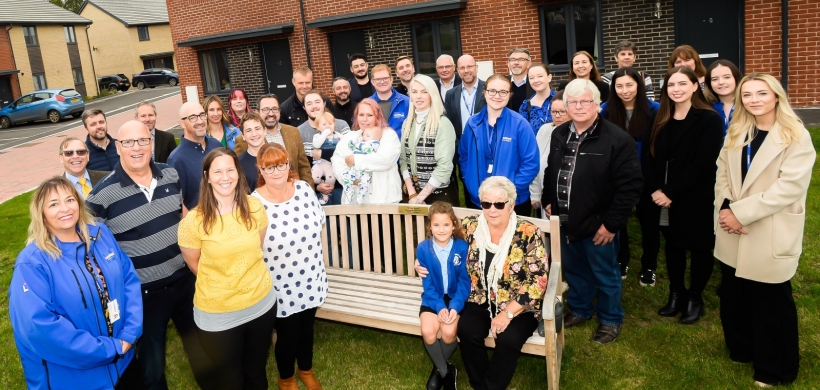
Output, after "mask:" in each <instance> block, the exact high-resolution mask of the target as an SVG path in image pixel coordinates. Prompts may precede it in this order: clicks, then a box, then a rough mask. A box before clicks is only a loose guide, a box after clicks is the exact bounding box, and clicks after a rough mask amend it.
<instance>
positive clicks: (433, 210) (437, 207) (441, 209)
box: [424, 201, 464, 240]
mask: <svg viewBox="0 0 820 390" xmlns="http://www.w3.org/2000/svg"><path fill="white" fill-rule="evenodd" d="M434 214H447V216H448V217H449V218H450V222H452V223H453V238H460V239H462V240H463V239H464V229H462V227H461V221H459V220H458V218H457V217H456V212H455V210H453V205H451V204H449V203H447V202H442V201H437V202H433V204H432V205H430V208H429V209H427V215H428V216H429V218H427V223H426V224H425V226H424V227H425V229H424V230H425V231H426V232H427V237H432V236H433V232H432V230H431V229H430V225H431V224H432V221H433V215H434Z"/></svg>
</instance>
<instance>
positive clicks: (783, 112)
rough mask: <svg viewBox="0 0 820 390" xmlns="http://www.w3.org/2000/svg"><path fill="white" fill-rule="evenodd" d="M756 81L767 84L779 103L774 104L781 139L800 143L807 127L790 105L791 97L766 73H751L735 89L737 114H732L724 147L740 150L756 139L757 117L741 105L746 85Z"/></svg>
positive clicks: (788, 142)
mask: <svg viewBox="0 0 820 390" xmlns="http://www.w3.org/2000/svg"><path fill="white" fill-rule="evenodd" d="M755 80H756V81H762V82H764V83H766V84H767V85H768V86H769V89H771V90H772V92H773V93H774V95H775V96H776V97H777V102H776V103H775V104H774V122H775V123H776V124H777V125H779V126H780V128H781V132H780V137H781V138H782V139H783V143H785V144H786V145H789V144H791V143H792V141H795V142H799V141H800V136H801V134H802V133H803V131H804V129H805V126H804V125H803V121H801V120H800V118H799V117H798V116H797V114H795V113H794V110H792V107H791V106H790V105H789V96H788V95H787V94H786V91H785V90H784V89H783V87H782V86H781V85H780V82H778V81H777V79H776V78H774V77H772V76H771V75H769V74H766V73H751V74H749V75H748V76H746V77H744V78H743V80H740V83H738V85H737V88H735V112H734V114H732V122H731V123H730V124H729V130H727V132H726V137H727V138H728V139H727V140H726V142H725V143H724V146H723V147H724V148H726V149H731V148H740V147H743V146H745V145H748V144H749V143H751V142H752V138H754V131H755V128H756V127H757V122H756V121H755V116H754V115H752V114H751V113H750V112H749V111H747V110H746V107H745V106H744V105H743V104H742V103H741V102H742V97H741V89H742V88H743V85H744V84H746V83H748V82H749V81H755Z"/></svg>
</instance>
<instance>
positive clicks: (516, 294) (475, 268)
mask: <svg viewBox="0 0 820 390" xmlns="http://www.w3.org/2000/svg"><path fill="white" fill-rule="evenodd" d="M461 223H462V225H463V227H464V231H465V232H466V240H467V244H468V245H469V248H470V249H469V250H468V252H467V273H468V274H469V275H470V283H471V288H470V296H469V297H467V302H473V303H477V304H484V303H485V302H487V289H486V288H485V287H484V286H482V285H481V275H482V274H483V272H484V270H483V269H481V264H479V260H478V257H479V248H478V244H477V243H476V241H475V238H474V235H475V231H476V229H477V228H478V216H476V215H474V216H470V217H467V218H464V220H463V221H462V222H461ZM511 223H512V221H511ZM515 223H516V225H515V234H514V235H513V239H512V242H511V243H510V249H509V252H508V254H507V259H506V260H505V261H504V275H503V276H502V277H501V278H500V279H499V280H498V291H497V292H496V291H493V290H490V299H491V300H495V294H498V301H499V302H501V304H500V305H499V307H498V309H499V310H505V309H506V307H507V303H509V302H510V301H516V302H518V304H519V305H521V306H522V307H524V311H530V312H534V314H535V317H536V318H541V303H542V301H543V298H544V291H545V290H546V289H547V276H548V274H549V261H550V260H549V256H548V255H547V250H546V248H545V247H544V241H543V240H542V239H541V229H539V228H538V227H537V226H535V225H533V224H531V223H529V222H527V221H525V220H523V219H521V218H518V219H517V221H516V222H515Z"/></svg>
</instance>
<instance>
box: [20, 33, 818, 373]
mask: <svg viewBox="0 0 820 390" xmlns="http://www.w3.org/2000/svg"><path fill="white" fill-rule="evenodd" d="M613 56H614V59H615V61H616V62H617V64H618V69H617V70H614V71H611V72H609V73H606V74H604V75H601V73H600V72H599V70H598V69H597V67H596V65H595V60H594V57H593V56H591V55H590V54H589V53H586V52H583V51H581V52H578V53H575V55H573V57H572V61H571V69H570V73H569V80H567V81H566V82H562V83H560V85H559V87H558V88H557V89H553V88H552V86H551V82H552V73H551V71H550V68H549V66H547V65H545V64H541V63H532V59H531V56H530V53H529V51H528V50H526V49H522V48H514V49H512V50H510V51H509V53H508V59H507V62H508V66H509V71H510V72H509V73H510V74H509V75H501V74H494V75H492V76H490V77H489V78H487V80H480V79H478V77H477V64H476V60H475V59H474V58H473V57H472V56H470V55H463V56H461V57H459V58H458V59H457V61H455V60H454V59H453V58H452V57H451V56H449V55H442V56H441V57H439V58H438V60H437V61H436V71H437V76H438V77H437V79H434V78H432V77H429V76H426V75H422V74H415V70H414V67H413V60H412V59H411V58H410V57H407V56H402V57H399V58H398V59H397V60H396V62H395V64H394V69H395V73H396V76H397V77H398V79H399V81H400V83H398V84H397V85H396V87H395V88H394V86H393V85H394V83H393V76H392V73H393V71H392V70H391V68H390V66H388V65H385V64H378V65H375V66H372V67H371V66H370V65H369V64H368V63H367V59H366V57H365V56H364V55H361V54H356V55H353V56H351V57H350V70H351V73H352V74H353V76H354V77H353V78H351V79H349V80H348V79H344V78H337V79H335V80H333V85H332V90H333V95H334V97H335V102H332V101H330V99H328V97H326V96H324V95H323V93H322V92H321V91H319V90H317V89H314V86H313V74H312V71H311V70H310V69H309V68H305V67H301V68H297V69H295V70H294V73H293V85H294V88H295V93H294V94H293V95H292V96H290V97H288V98H287V99H285V100H284V101H282V102H281V104H280V99H279V97H277V96H275V95H263V96H261V97H259V98H258V99H257V101H256V109H255V110H253V109H252V108H251V104H250V101H249V98H248V96H247V94H245V92H244V91H242V90H240V89H236V90H234V91H232V92H231V93H230V95H229V97H228V100H227V102H223V100H222V99H221V98H220V97H218V96H208V97H206V98H205V100H204V102H203V104H199V103H197V102H188V103H185V104H183V106H182V107H181V108H180V110H179V118H180V121H179V124H180V126H181V127H182V129H183V131H184V135H183V137H182V139H181V140H180V144H179V146H176V144H175V143H174V139H173V136H171V135H170V134H167V133H165V132H163V131H162V130H158V129H155V124H156V108H155V107H154V106H153V105H152V104H151V103H147V102H146V103H140V104H139V105H138V106H137V108H136V110H135V120H134V121H130V122H128V123H126V124H124V125H123V126H122V127H121V128H120V129H119V131H118V134H117V137H116V139H114V138H113V137H111V136H110V135H108V132H107V127H106V121H105V115H104V113H102V112H100V111H98V110H89V111H87V112H86V113H84V115H83V124H84V125H85V127H86V129H87V130H88V132H89V135H88V137H87V139H86V141H85V142H83V141H81V140H79V139H75V138H68V139H66V140H65V141H64V142H63V143H62V145H61V146H60V159H61V161H62V162H63V165H64V167H65V170H66V172H65V174H64V175H62V176H61V177H56V178H53V179H50V180H48V181H46V182H44V183H43V184H42V185H41V186H40V187H38V189H37V191H35V195H34V196H33V198H32V202H31V208H30V210H31V217H32V222H31V227H30V228H29V240H28V242H29V245H28V246H27V247H26V249H25V250H24V251H23V252H21V253H20V255H19V257H18V259H17V266H16V267H15V271H14V276H13V280H12V286H11V288H10V290H9V291H10V316H11V319H12V324H13V327H14V333H15V341H16V342H17V346H18V350H19V351H20V355H21V359H22V360H23V366H24V369H25V373H26V380H27V383H28V385H29V387H32V388H44V387H47V385H48V384H49V383H51V381H54V380H60V379H64V378H69V377H71V378H76V377H77V375H82V378H85V379H87V381H83V383H84V385H87V386H86V387H95V386H96V387H99V388H108V387H115V386H116V387H117V388H141V386H143V385H144V386H145V387H146V388H152V389H153V388H166V387H167V385H166V383H165V378H164V365H165V361H164V359H165V341H166V340H165V334H166V327H167V324H168V322H169V321H170V320H173V321H174V324H175V327H176V329H177V331H178V332H179V334H180V336H181V338H182V341H183V345H184V347H185V352H186V354H187V355H188V357H189V361H190V362H191V367H192V370H193V371H194V374H195V377H196V379H197V383H198V384H199V385H200V386H201V387H203V388H238V387H245V388H265V387H267V375H266V373H265V362H266V359H267V355H268V352H269V349H270V343H271V333H272V332H273V330H274V329H276V332H277V342H276V346H275V351H274V353H275V356H276V364H277V367H278V371H279V376H280V378H279V381H278V385H279V387H280V388H282V389H296V388H297V385H296V377H297V376H298V377H299V378H300V379H301V381H302V382H303V383H304V384H305V385H306V386H307V387H308V388H309V389H319V388H321V385H320V384H319V382H318V380H317V379H316V377H315V376H314V374H313V371H312V356H313V355H312V353H313V352H312V351H313V323H314V319H315V315H316V309H317V308H318V307H319V306H320V305H321V304H322V302H324V299H325V298H326V297H327V292H328V291H327V289H328V283H327V276H326V274H325V270H324V265H323V262H322V258H323V255H322V246H321V235H322V234H323V233H322V232H323V225H324V223H325V214H324V211H323V209H322V206H323V205H335V204H370V203H399V202H406V203H410V204H431V207H430V210H429V218H428V222H427V227H426V228H427V236H428V237H429V238H428V239H427V240H426V241H424V242H422V243H420V244H419V246H418V248H417V258H418V260H417V263H416V271H417V272H418V273H419V274H420V275H422V276H423V278H424V282H423V283H424V293H423V295H422V306H421V308H420V313H419V317H420V322H421V329H422V336H423V342H424V347H425V349H426V351H427V352H428V354H429V356H430V358H431V360H432V362H433V365H434V367H433V370H432V372H431V374H430V377H429V378H428V382H427V388H428V389H440V388H442V387H443V388H447V389H454V388H455V383H456V376H457V372H456V369H455V367H454V366H453V365H452V364H451V363H450V362H449V361H448V360H449V359H450V357H451V356H452V354H453V352H454V351H455V349H456V348H457V346H460V347H461V348H462V357H463V359H464V366H465V367H466V371H467V375H468V377H469V380H470V384H471V385H472V386H473V387H474V388H476V389H501V388H506V386H507V385H508V384H509V383H510V381H511V379H512V376H513V374H514V372H515V367H516V362H517V359H518V357H519V355H520V351H521V347H522V345H523V344H524V343H525V342H526V340H527V339H528V338H529V337H530V336H531V335H532V333H533V331H534V330H535V329H536V327H537V326H538V320H539V319H540V312H541V301H542V300H543V293H544V290H545V288H546V284H547V275H548V271H549V265H550V259H549V256H548V250H547V248H546V246H545V244H544V242H542V240H541V234H540V231H539V230H538V229H537V228H536V227H535V226H534V225H533V224H531V223H529V222H527V221H526V220H524V219H522V218H521V217H529V216H535V217H544V218H546V217H549V216H552V215H555V216H557V217H558V218H559V220H560V224H561V231H560V234H561V238H560V242H561V253H562V260H563V272H564V276H565V278H566V281H567V283H568V284H569V286H570V288H569V291H568V292H567V294H566V303H567V305H568V306H569V311H568V313H567V314H566V315H565V316H564V325H565V326H566V327H567V328H571V327H575V326H578V325H580V324H582V323H584V322H586V321H588V320H590V319H592V317H593V316H595V315H597V322H598V325H597V327H596V328H595V330H594V332H593V334H592V341H594V342H597V343H600V344H608V343H611V342H613V341H615V340H617V338H618V337H619V335H620V333H621V329H622V328H621V327H622V324H623V320H624V310H623V308H622V306H621V292H622V284H623V280H624V279H625V278H626V276H627V273H628V265H629V258H630V256H631V253H630V250H629V238H628V232H627V221H628V219H629V216H630V215H631V214H632V209H633V208H636V214H637V216H638V221H639V222H640V227H641V237H642V245H641V246H642V249H643V250H642V255H641V270H640V272H639V276H638V281H639V283H640V284H641V285H643V286H654V285H655V283H656V269H657V257H658V254H659V252H660V245H661V244H660V243H661V241H660V235H661V234H663V235H664V238H665V258H666V269H667V272H668V279H669V299H668V302H667V304H666V305H664V306H663V307H662V308H660V309H659V310H658V314H659V315H660V316H665V317H677V316H680V318H679V321H680V322H681V323H684V324H693V323H696V322H697V321H698V320H699V319H700V318H701V316H703V315H704V300H703V293H704V290H705V287H706V285H707V282H708V281H709V279H710V277H711V274H712V271H713V268H714V258H715V257H716V258H717V259H718V260H720V262H721V275H722V276H721V286H720V289H719V295H720V318H721V323H722V325H723V330H724V337H725V342H726V345H727V347H728V349H729V355H730V358H731V359H732V360H734V361H737V362H754V369H755V374H754V380H755V381H756V383H757V384H758V385H760V386H768V385H773V384H781V383H789V382H791V381H793V380H794V379H795V378H796V375H797V371H798V366H799V363H798V362H799V354H798V339H797V312H796V308H795V305H794V300H793V298H792V295H791V284H790V279H791V277H792V276H793V275H794V273H795V271H796V268H797V263H798V259H799V256H800V252H801V242H802V232H803V226H804V222H805V202H806V192H807V189H808V185H809V181H810V178H811V170H812V167H813V164H814V159H815V156H816V153H815V150H814V148H813V146H812V143H811V140H810V138H809V133H808V131H807V130H806V129H805V128H804V127H803V124H802V122H801V121H800V120H799V119H798V118H797V116H796V115H795V113H794V111H793V110H792V109H791V108H790V106H789V103H788V96H787V95H786V93H785V91H784V90H783V88H782V87H781V86H780V84H779V83H778V82H777V80H776V79H774V78H773V77H772V76H769V75H766V74H759V73H753V74H749V75H747V76H745V77H744V76H743V75H742V74H741V73H740V71H739V70H738V68H737V67H736V66H735V65H734V64H732V63H731V62H730V61H727V60H718V61H715V62H714V63H712V64H711V65H710V66H709V67H708V68H707V67H705V66H704V64H703V63H702V62H701V60H700V57H699V55H698V54H697V52H696V51H695V49H694V48H692V47H691V46H687V45H683V46H680V47H678V48H676V49H675V50H674V51H673V53H672V54H671V56H670V59H669V66H668V71H667V73H666V74H665V75H664V77H663V81H662V83H660V84H659V86H660V88H659V90H658V91H657V93H656V92H655V90H654V87H653V85H652V79H651V77H650V76H649V75H647V74H646V73H644V72H640V71H638V70H636V69H635V68H634V64H635V62H636V59H637V47H636V46H635V44H633V43H632V42H629V41H624V42H621V43H619V44H618V45H616V46H615V50H614V53H613ZM656 100H658V101H656ZM169 137H170V138H169ZM149 153H150V154H149ZM106 172H110V173H106ZM459 187H461V188H463V193H464V202H463V203H461V202H460V200H459V193H460V192H461V191H460V189H459ZM573 188H574V189H575V190H574V191H573ZM454 206H465V207H468V208H474V209H480V210H481V213H479V214H478V215H477V216H475V217H470V218H467V219H465V220H463V221H458V220H457V219H456V218H455V214H454V212H453V209H452V208H453V207H454ZM95 221H96V222H95ZM81 250H82V252H81ZM687 251H688V252H689V257H690V265H689V269H690V271H689V274H690V281H689V286H688V287H686V283H685V274H686V268H687V260H686V258H687V256H686V252H687ZM81 258H82V261H81V260H80V259H81ZM55 260H56V261H55ZM593 303H594V304H593ZM462 317H464V318H466V320H465V319H464V318H462ZM771 333H776V334H778V335H780V337H777V338H772V337H765V335H767V334H771ZM65 334H71V335H74V336H73V337H70V338H66V337H65V336H64V335H65ZM438 334H440V335H441V339H440V340H439V339H438V336H437V335H438ZM488 334H491V335H492V336H493V337H495V338H496V350H495V353H494V354H493V355H492V357H491V358H490V357H488V355H487V351H486V349H485V347H484V338H485V337H486V336H487V335H488ZM65 340H70V342H68V343H66V342H65ZM457 341H458V344H456V342H457ZM135 343H136V344H135ZM132 346H135V347H136V350H137V352H136V362H137V363H136V364H130V365H129V362H130V361H131V360H133V359H134V357H135V354H134V351H133V349H132ZM294 365H296V369H295V368H294ZM104 372H105V373H107V374H105V373H104ZM137 384H139V386H137Z"/></svg>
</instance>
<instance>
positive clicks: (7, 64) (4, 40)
mask: <svg viewBox="0 0 820 390" xmlns="http://www.w3.org/2000/svg"><path fill="white" fill-rule="evenodd" d="M10 69H16V68H15V67H14V55H13V53H12V51H11V40H10V39H9V34H8V31H6V26H0V70H10ZM8 77H9V81H10V84H11V93H12V95H14V98H15V99H17V98H19V97H20V85H19V83H18V82H17V75H16V74H13V75H9V76H8Z"/></svg>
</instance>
